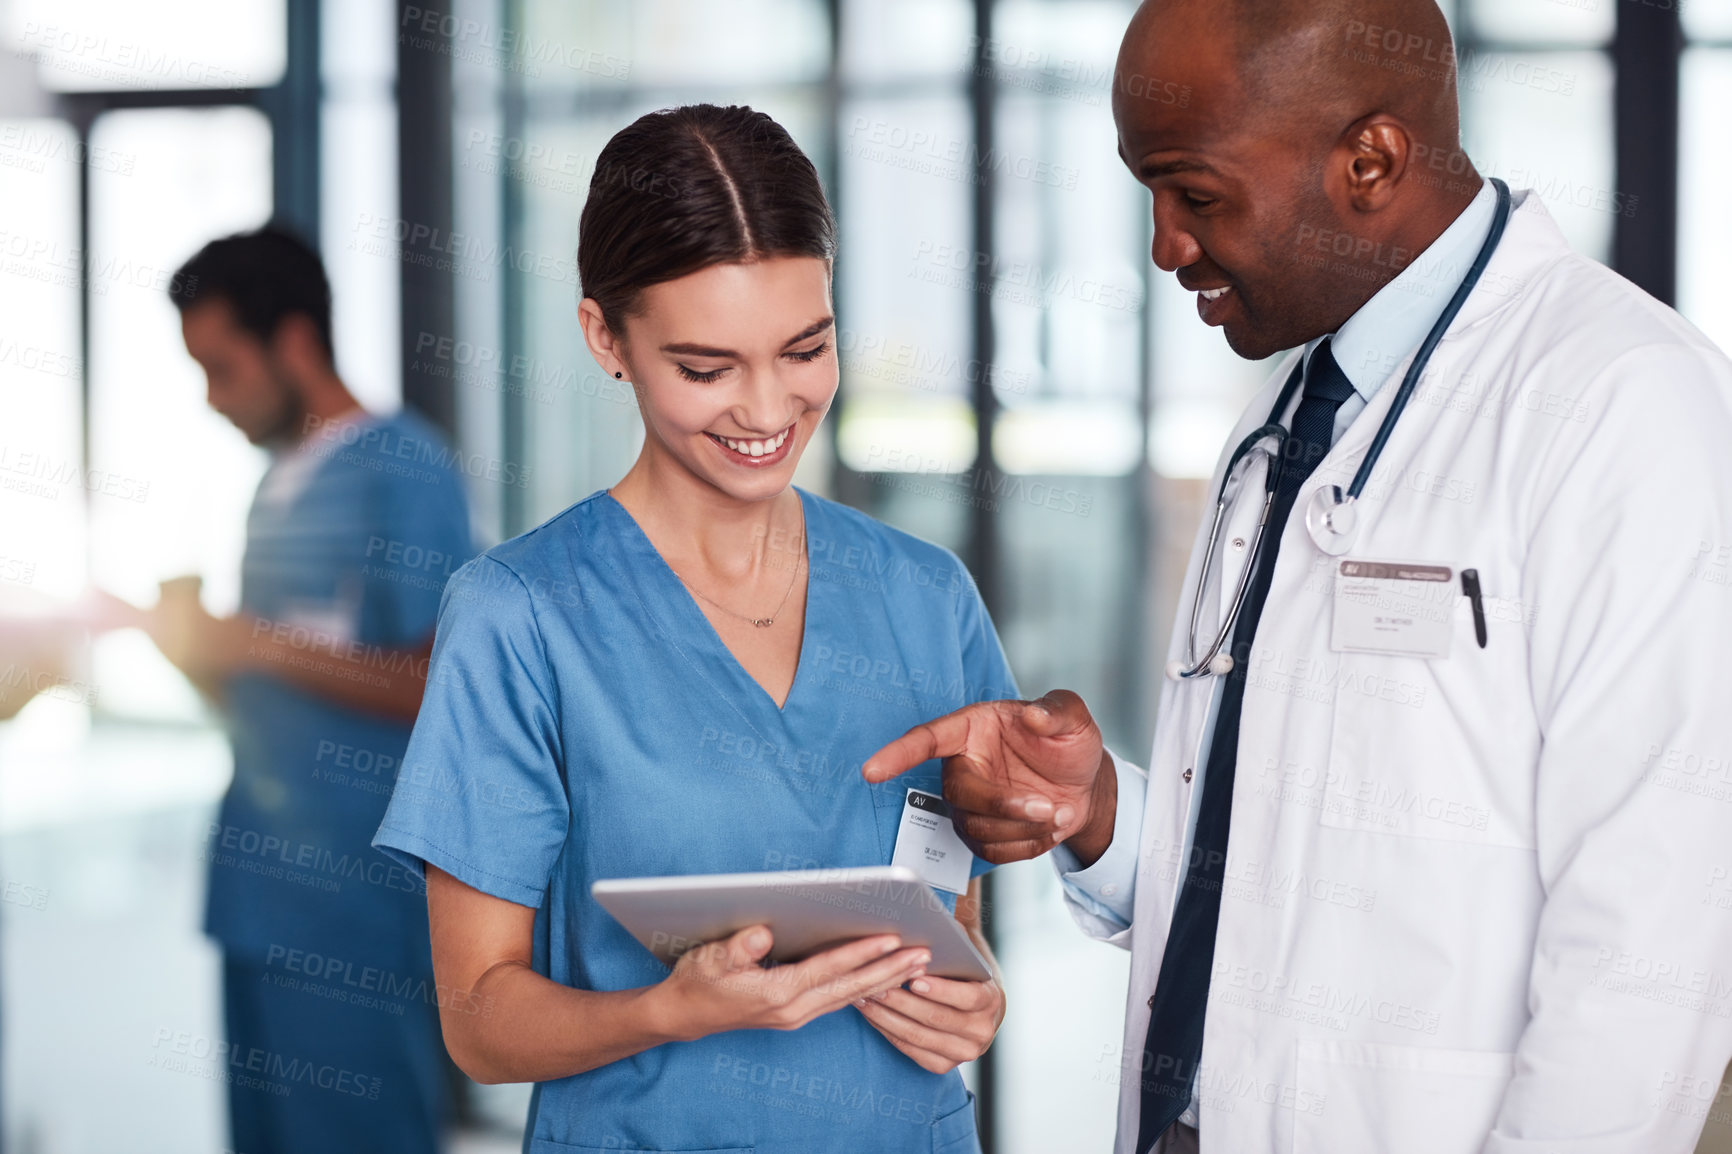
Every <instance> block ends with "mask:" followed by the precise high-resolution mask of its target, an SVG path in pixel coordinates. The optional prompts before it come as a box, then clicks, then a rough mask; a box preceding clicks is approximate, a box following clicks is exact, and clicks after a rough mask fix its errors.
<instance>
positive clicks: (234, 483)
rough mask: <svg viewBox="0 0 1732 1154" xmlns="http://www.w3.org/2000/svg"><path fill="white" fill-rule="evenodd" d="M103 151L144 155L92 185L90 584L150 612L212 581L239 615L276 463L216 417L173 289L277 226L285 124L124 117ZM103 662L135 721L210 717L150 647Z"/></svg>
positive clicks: (227, 608) (117, 119)
mask: <svg viewBox="0 0 1732 1154" xmlns="http://www.w3.org/2000/svg"><path fill="white" fill-rule="evenodd" d="M90 142H91V150H92V152H93V153H94V152H95V151H96V150H98V149H101V150H103V151H104V152H106V153H109V154H112V155H115V156H125V157H132V158H134V164H133V165H132V167H131V168H130V169H128V170H125V171H118V170H117V171H103V170H102V169H100V168H97V169H95V170H93V171H92V173H91V184H90V252H89V254H88V260H89V262H90V279H91V304H90V332H91V348H90V458H91V466H92V474H91V477H92V483H91V485H90V486H89V488H90V519H91V542H90V550H91V578H92V580H93V581H94V582H95V583H96V584H98V585H100V586H103V587H105V588H107V589H109V590H111V591H112V592H114V593H117V594H119V595H120V596H122V597H126V598H128V599H129V600H132V601H134V602H137V603H140V604H150V603H151V602H153V601H155V599H156V582H157V581H160V580H164V579H167V578H170V577H176V576H181V575H189V574H197V575H199V576H202V577H203V578H204V581H205V604H206V606H207V607H208V608H210V609H211V610H212V611H213V612H218V613H226V612H232V611H233V610H234V608H235V607H236V606H237V605H238V604H239V601H240V587H239V581H240V559H241V552H242V549H243V546H244V543H245V526H246V516H247V508H248V505H249V504H250V502H251V500H252V494H253V489H254V487H255V486H256V484H257V480H258V478H259V476H260V475H261V474H262V472H263V463H264V462H263V455H262V454H261V453H260V452H259V451H258V450H257V449H254V448H253V447H252V446H251V445H249V444H248V443H247V441H246V439H245V438H244V437H243V436H242V435H241V434H240V433H239V432H238V431H236V430H235V429H234V428H233V427H232V426H230V425H229V423H228V422H227V421H225V420H224V419H223V418H222V417H220V416H218V415H217V414H216V413H215V412H213V411H212V410H211V409H210V408H209V407H208V406H207V405H206V404H205V381H204V374H203V373H202V372H201V371H200V370H199V368H198V366H197V364H195V363H194V362H193V360H192V359H191V358H190V357H188V356H187V354H186V349H185V346H184V345H183V344H182V343H181V336H180V322H179V317H178V314H177V313H176V312H175V309H174V306H173V305H172V304H171V303H170V302H169V299H168V294H167V291H166V290H167V286H168V284H169V278H170V277H172V276H173V275H174V272H175V269H176V268H178V267H179V266H180V264H181V262H183V261H185V260H186V259H187V258H188V257H189V256H191V255H192V254H193V253H194V252H196V251H197V250H198V248H199V247H200V246H201V245H203V244H204V243H205V242H206V241H208V240H211V239H213V238H215V237H218V236H223V235H226V234H228V233H232V232H235V231H238V230H240V229H246V228H256V227H257V226H259V225H261V224H263V223H264V222H265V221H266V220H267V219H269V217H270V213H271V132H270V126H269V124H268V123H267V122H266V120H265V118H264V117H263V116H261V115H260V114H259V113H257V112H255V111H253V110H251V109H245V108H226V109H220V110H213V111H194V110H182V109H165V110H149V111H136V112H113V113H109V114H107V115H104V116H102V117H100V118H98V120H97V121H96V123H95V125H94V127H93V128H92V130H91V137H90ZM98 662H99V665H98V672H99V674H100V682H99V683H100V684H102V685H103V687H104V689H105V690H108V691H109V692H107V693H106V694H105V697H104V700H105V702H106V703H107V704H108V705H109V706H110V707H112V708H114V709H116V710H118V711H120V712H143V713H163V714H183V715H184V714H190V713H192V712H193V711H194V710H195V709H196V699H195V697H194V696H193V691H192V689H191V687H190V686H188V685H186V684H185V682H184V681H182V680H181V679H180V678H179V676H178V675H174V674H171V673H170V672H169V670H170V666H168V665H167V664H166V662H164V661H163V659H162V658H161V656H160V655H159V654H157V652H156V650H155V648H154V647H152V646H151V645H150V643H149V642H148V641H147V640H146V639H145V638H144V637H143V635H142V634H139V633H137V632H135V631H127V632H124V633H120V634H115V635H113V636H112V637H110V638H107V639H105V640H104V642H103V643H102V645H101V647H99V651H98Z"/></svg>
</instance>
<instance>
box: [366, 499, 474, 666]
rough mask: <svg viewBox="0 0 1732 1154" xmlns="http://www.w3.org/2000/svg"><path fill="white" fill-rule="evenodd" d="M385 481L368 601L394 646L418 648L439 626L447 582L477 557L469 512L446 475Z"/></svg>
mask: <svg viewBox="0 0 1732 1154" xmlns="http://www.w3.org/2000/svg"><path fill="white" fill-rule="evenodd" d="M423 472H425V470H423ZM386 480H387V486H386V490H385V494H384V501H383V509H382V510H381V515H380V518H379V522H378V524H376V525H375V526H374V528H373V531H372V533H371V534H370V535H369V537H368V539H367V553H366V558H367V563H366V565H365V566H364V567H363V569H362V573H363V576H364V579H365V580H366V583H367V589H366V596H367V600H368V602H369V603H370V604H373V605H376V606H378V607H379V609H380V612H381V617H382V620H383V621H385V622H387V623H388V624H387V626H386V630H387V635H388V636H389V637H391V638H392V639H393V641H394V643H396V644H400V645H420V644H422V643H423V642H424V641H425V640H426V638H427V636H428V635H429V634H431V633H432V632H433V630H434V623H435V621H437V620H438V616H439V613H440V611H441V606H442V605H443V596H442V595H443V593H444V589H445V582H446V579H447V578H448V577H450V576H451V575H452V574H453V572H454V571H455V570H456V569H457V568H458V567H459V566H461V565H462V564H463V563H464V562H466V561H468V560H469V559H470V558H472V557H474V556H475V547H474V544H473V537H472V536H471V534H470V529H469V507H468V503H467V501H466V499H465V497H464V493H463V482H462V480H461V478H459V477H458V476H457V475H456V474H454V473H452V472H450V471H448V470H441V471H439V472H437V473H433V474H432V476H431V478H430V479H427V478H423V477H419V476H406V477H387V479H386Z"/></svg>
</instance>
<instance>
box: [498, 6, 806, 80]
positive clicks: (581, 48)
mask: <svg viewBox="0 0 1732 1154" xmlns="http://www.w3.org/2000/svg"><path fill="white" fill-rule="evenodd" d="M506 47H507V48H509V49H510V51H511V53H512V58H513V61H514V66H515V67H517V68H518V69H519V70H520V71H521V74H522V76H523V78H524V79H525V81H526V82H527V83H528V85H529V86H530V87H531V88H532V89H541V88H550V89H559V88H570V87H587V86H589V85H594V84H604V85H606V84H614V85H618V84H621V83H625V82H628V81H629V82H630V83H631V84H633V85H638V86H661V87H669V88H690V89H695V90H699V91H705V90H707V89H708V88H709V87H710V86H713V85H718V84H720V85H762V84H778V83H790V82H801V81H812V80H817V79H820V78H821V77H822V76H823V75H824V72H825V70H826V69H827V67H828V65H829V54H830V36H829V28H828V22H827V20H826V19H825V15H824V7H823V5H821V4H816V3H813V2H812V0H733V2H731V3H728V4H715V3H710V2H708V0H633V2H632V3H630V4H619V3H610V2H608V0H582V2H579V3H569V4H526V5H524V6H523V28H522V33H521V35H520V36H517V37H514V38H512V39H511V40H510V42H509V43H508V44H507V45H506Z"/></svg>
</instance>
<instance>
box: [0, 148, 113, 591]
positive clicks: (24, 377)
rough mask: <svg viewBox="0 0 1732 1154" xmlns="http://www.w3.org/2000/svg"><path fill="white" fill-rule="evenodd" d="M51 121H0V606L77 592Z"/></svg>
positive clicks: (65, 296) (75, 346) (65, 307)
mask: <svg viewBox="0 0 1732 1154" xmlns="http://www.w3.org/2000/svg"><path fill="white" fill-rule="evenodd" d="M81 159H88V162H89V164H90V165H91V168H92V170H93V171H96V170H98V169H100V168H101V167H104V166H113V167H118V168H125V169H130V168H131V167H132V166H133V165H134V164H135V163H136V158H133V157H130V156H126V155H121V154H110V153H107V152H103V153H90V152H88V150H86V149H84V148H83V146H82V145H81V144H80V143H79V141H78V137H77V136H76V135H75V134H74V133H73V131H72V129H71V127H69V126H68V125H66V124H63V123H61V122H60V121H56V120H8V121H0V203H3V204H5V205H6V214H5V221H4V223H3V224H0V525H4V526H5V530H4V533H3V534H0V605H5V604H7V603H11V602H22V601H32V600H35V599H37V598H38V597H71V596H73V595H74V594H76V593H77V592H78V591H79V590H80V589H82V588H83V586H84V517H85V500H86V487H85V485H84V483H83V481H84V476H83V474H82V471H81V466H82V455H83V447H82V434H81V432H80V429H79V422H80V420H81V419H82V417H83V403H82V400H81V397H80V391H81V389H82V386H83V381H84V354H83V352H82V350H81V349H80V347H79V331H78V311H79V292H78V269H79V263H80V253H79V251H78V165H79V162H80V160H81Z"/></svg>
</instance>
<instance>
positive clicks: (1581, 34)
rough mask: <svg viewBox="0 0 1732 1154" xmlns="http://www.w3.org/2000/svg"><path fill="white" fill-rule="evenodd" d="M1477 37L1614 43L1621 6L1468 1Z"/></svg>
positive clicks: (1582, 0)
mask: <svg viewBox="0 0 1732 1154" xmlns="http://www.w3.org/2000/svg"><path fill="white" fill-rule="evenodd" d="M1465 7H1466V9H1467V15H1468V18H1469V21H1468V22H1469V25H1470V28H1471V30H1472V35H1473V37H1474V38H1475V39H1477V40H1493V41H1503V42H1508V43H1521V44H1556V45H1578V44H1579V45H1601V44H1609V43H1611V39H1612V33H1613V31H1614V24H1615V23H1616V18H1617V5H1615V4H1608V3H1604V2H1603V0H1468V2H1467V3H1466V5H1465Z"/></svg>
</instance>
